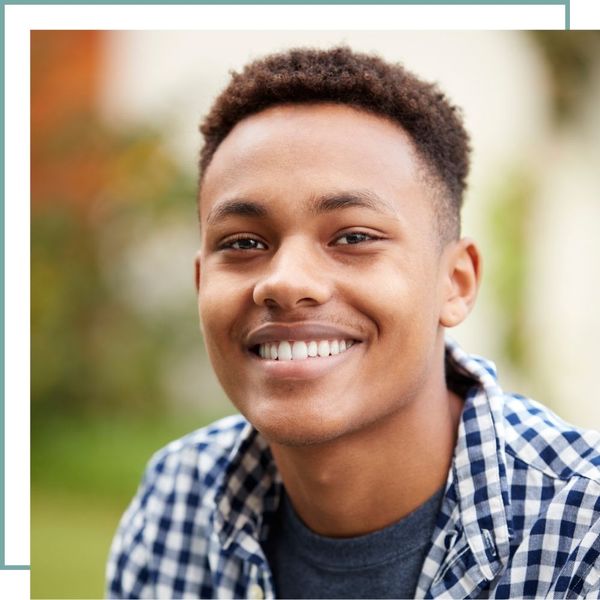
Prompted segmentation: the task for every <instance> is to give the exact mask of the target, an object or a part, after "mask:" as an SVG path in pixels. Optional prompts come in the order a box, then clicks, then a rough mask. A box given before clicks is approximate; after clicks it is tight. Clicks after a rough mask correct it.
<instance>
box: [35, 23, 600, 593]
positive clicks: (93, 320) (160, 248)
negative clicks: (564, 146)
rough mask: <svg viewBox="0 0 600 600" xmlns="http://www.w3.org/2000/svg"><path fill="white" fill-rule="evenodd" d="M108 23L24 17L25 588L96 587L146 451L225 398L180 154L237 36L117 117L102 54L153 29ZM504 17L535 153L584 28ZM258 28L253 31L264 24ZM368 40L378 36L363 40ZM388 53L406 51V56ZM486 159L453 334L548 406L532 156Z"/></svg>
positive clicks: (593, 42) (570, 77)
mask: <svg viewBox="0 0 600 600" xmlns="http://www.w3.org/2000/svg"><path fill="white" fill-rule="evenodd" d="M111 35H112V37H111ZM118 35H119V36H120V37H118V38H115V34H111V33H110V32H100V31H68V32H67V31H32V34H31V123H32V144H31V185H32V187H31V189H32V201H31V202H32V203H31V209H32V210H31V331H32V338H31V361H32V381H31V403H32V410H31V440H32V448H31V498H32V500H31V525H32V527H31V531H32V539H31V565H32V571H31V595H32V597H33V598H98V597H101V596H102V595H103V589H104V566H105V562H106V557H107V553H108V548H109V544H110V541H111V539H112V536H113V534H114V531H115V528H116V526H117V523H118V520H119V518H120V515H121V514H122V512H123V510H124V509H125V507H126V506H127V503H128V502H129V501H130V499H131V497H132V496H133V494H134V493H135V490H136V487H137V485H138V482H139V481H140V477H141V474H142V471H143V468H144V465H145V464H146V463H147V461H148V460H149V458H150V456H151V455H152V453H153V452H155V451H156V450H158V449H159V448H160V447H161V446H163V445H164V444H166V443H167V442H169V441H171V440H173V439H175V438H177V437H179V436H181V435H183V434H185V433H188V432H190V431H191V430H193V429H195V428H197V427H201V426H203V425H205V424H207V423H209V422H210V421H212V420H214V419H216V418H218V417H220V416H223V415H225V414H230V413H231V412H233V409H232V408H231V406H230V405H229V404H228V403H227V401H226V399H225V398H224V396H223V393H222V391H221V390H220V388H219V387H218V384H217V382H216V380H215V378H214V375H213V374H212V372H211V369H210V366H209V365H208V362H207V359H206V356H205V352H204V350H203V346H202V340H201V334H200V331H199V327H198V318H197V312H196V301H195V290H194V285H193V258H194V253H195V249H196V247H197V245H198V231H197V226H196V207H195V195H196V177H197V175H196V173H195V171H194V164H193V163H194V162H195V158H196V151H197V149H198V147H199V139H198V138H199V135H198V134H197V133H196V127H197V123H198V122H199V120H200V116H201V113H202V111H203V110H205V108H206V106H208V104H209V102H210V100H211V98H212V97H213V96H214V94H215V93H216V92H217V91H218V89H219V87H220V86H221V85H222V84H223V82H224V81H225V79H224V78H225V76H226V72H227V69H228V68H229V67H231V66H235V67H237V66H239V64H241V63H243V62H245V61H246V60H247V59H248V58H249V57H250V56H251V54H250V53H249V52H248V51H247V49H245V50H243V51H242V50H241V49H238V51H237V52H238V53H237V54H236V55H235V56H233V55H232V56H229V55H225V54H223V55H222V56H221V63H218V64H216V65H212V66H211V67H210V68H209V66H208V64H207V63H205V62H203V61H202V60H200V59H199V61H198V62H199V66H198V68H197V71H196V77H197V78H198V80H199V81H200V88H193V90H192V88H190V85H191V84H190V77H191V73H190V72H189V71H187V72H185V73H184V72H182V73H180V74H179V77H180V79H179V81H180V83H179V88H177V86H171V87H170V88H169V90H171V91H169V92H168V93H167V91H165V89H163V88H162V87H160V86H158V85H156V87H157V89H155V90H154V94H155V96H156V97H158V98H162V99H163V100H164V102H165V104H168V105H170V108H169V109H168V110H167V109H166V108H165V106H164V105H162V104H159V105H155V109H154V112H152V111H150V112H149V113H148V114H152V115H153V116H152V117H151V118H150V117H148V116H147V114H146V113H144V116H142V117H140V116H139V114H138V115H137V116H136V118H131V117H127V116H123V114H125V113H126V112H127V111H125V113H123V114H121V113H119V111H118V110H116V113H119V114H117V116H115V110H114V107H115V106H117V108H118V105H119V102H120V100H119V98H123V93H124V92H123V91H122V90H121V92H119V90H118V89H117V87H118V86H117V83H118V82H119V81H120V79H119V77H121V81H122V80H123V76H122V75H121V76H119V74H118V73H117V75H111V69H112V70H115V69H117V66H118V65H119V64H120V61H122V62H126V60H125V59H126V58H127V57H128V56H129V57H130V58H129V60H133V59H132V58H131V57H132V56H133V57H135V56H136V52H137V54H138V65H139V64H140V63H139V55H140V50H139V46H140V44H141V45H142V46H143V44H144V43H147V44H150V43H157V42H156V38H152V39H151V38H143V32H138V33H137V37H135V36H134V35H133V34H131V35H130V37H127V36H128V33H127V32H121V33H120V34H118ZM277 35H279V34H276V33H274V34H273V36H274V37H273V40H272V41H271V42H269V43H271V46H272V47H271V48H267V49H272V50H274V49H278V48H280V47H281V46H282V45H288V44H291V42H289V41H288V42H286V43H285V44H282V41H281V39H282V38H281V37H277ZM313 35H315V34H313ZM413 35H414V34H413ZM511 35H513V37H512V38H510V39H509V44H510V43H514V44H516V45H517V46H518V45H519V44H521V46H523V47H526V48H527V49H528V50H527V51H528V52H530V53H532V56H534V57H535V64H536V67H535V68H536V69H538V70H539V71H540V73H541V74H540V76H539V77H540V80H543V81H544V82H545V83H544V85H545V87H543V89H542V91H541V92H540V91H539V90H538V91H537V92H536V93H538V94H542V95H543V96H544V102H545V106H546V107H547V116H548V122H547V123H545V125H544V130H543V134H540V140H541V141H540V140H538V142H539V145H538V146H537V148H538V149H542V150H540V152H539V155H538V156H537V158H538V159H539V160H542V161H543V159H544V157H546V158H547V157H548V155H547V154H545V152H548V147H550V148H554V149H556V148H557V147H561V143H562V142H561V140H562V141H564V140H565V139H566V140H570V139H576V140H580V139H583V140H584V142H582V143H583V144H586V143H588V142H586V141H585V140H586V138H585V135H583V136H582V134H581V132H582V131H585V130H586V129H588V128H589V127H590V123H591V121H590V119H591V118H592V117H590V116H589V114H588V113H589V110H588V109H587V108H586V106H588V104H589V101H590V100H589V99H590V98H598V92H599V90H600V78H599V77H598V69H599V61H598V59H599V57H600V45H599V40H600V38H599V36H598V34H597V33H596V32H578V33H574V32H573V33H565V32H543V33H542V32H540V33H530V34H525V33H514V34H511ZM140 36H142V38H140ZM339 38H340V36H339V35H338V36H337V38H336V37H335V36H330V37H329V38H327V36H325V38H324V41H323V43H324V44H328V43H331V39H336V40H338V41H344V40H346V41H347V37H343V38H342V39H341V40H340V39H339ZM377 38H381V35H380V34H376V35H375V36H373V40H376V39H377ZM140 39H141V40H142V41H140ZM169 39H171V38H169ZM369 39H371V38H369ZM415 39H416V38H415ZM478 39H479V38H478ZM499 39H500V38H499ZM144 40H146V41H144ZM261 40H262V42H261V43H265V42H264V40H265V36H264V34H261ZM298 40H300V41H301V40H302V37H301V33H296V38H295V40H294V42H295V43H296V44H297V43H299V42H298ZM307 40H308V43H311V44H313V45H314V44H315V41H314V39H313V38H310V39H309V38H308V37H307ZM502 40H503V41H502V43H503V44H506V39H505V38H502ZM510 40H514V42H510ZM171 41H172V40H171ZM167 43H171V42H170V41H169V40H167ZM223 43H224V44H225V43H227V40H225V42H223ZM357 43H358V42H357ZM361 43H362V42H361ZM365 43H367V42H365ZM368 43H371V44H372V48H370V49H373V50H378V47H377V45H376V43H375V42H373V41H372V42H368ZM452 43H453V42H452V39H450V41H448V40H446V41H444V40H443V39H440V42H439V44H440V46H439V47H436V46H435V45H433V46H432V44H431V38H428V40H427V47H428V52H430V53H431V55H432V56H435V55H436V53H437V55H439V54H440V48H443V47H444V46H443V45H444V44H452ZM136 44H137V46H136ZM241 46H243V43H242V44H241ZM241 46H240V47H241ZM416 47H417V48H418V44H417V46H416ZM500 47H501V46H499V48H500ZM203 48H204V50H203V51H204V52H207V53H208V54H210V51H211V46H210V43H208V42H205V43H204V46H203ZM262 50H265V49H264V48H261V53H262ZM265 51H266V50H265ZM180 52H183V51H182V50H180ZM199 52H200V51H199ZM469 52H470V53H471V54H472V49H471V48H470V46H469ZM111 56H112V58H111ZM142 56H143V53H142ZM174 61H176V55H172V56H171V58H170V62H169V61H167V62H166V63H165V64H163V65H159V64H157V65H155V64H153V67H155V68H156V69H161V68H162V69H163V70H166V71H169V67H170V65H174V64H175V62H174ZM406 63H407V65H408V66H409V67H410V66H411V63H410V60H409V58H406ZM123 68H124V67H123ZM455 68H459V67H455ZM515 68H517V66H516V65H515ZM175 70H176V69H175ZM209 71H210V73H211V75H207V73H208V72H209ZM115 82H117V83H115ZM154 83H155V84H156V82H154ZM479 83H480V82H476V81H471V83H470V84H467V87H466V88H465V90H466V91H465V92H464V94H465V95H466V96H469V95H476V94H477V85H479ZM530 83H531V84H532V85H534V86H535V85H537V83H539V80H538V79H535V78H534V79H533V80H532V81H530ZM442 84H443V82H442ZM469 85H470V86H471V87H470V88H469ZM490 85H493V83H492V84H490ZM121 87H126V85H125V84H122V85H121ZM173 90H176V91H173ZM177 90H179V91H177ZM198 90H199V91H198ZM192 92H193V93H192ZM119 93H121V96H119ZM526 93H528V92H527V91H526ZM178 94H180V95H181V97H184V96H185V97H186V98H187V101H188V102H189V100H190V98H191V99H192V101H193V100H194V95H195V94H198V96H197V105H198V107H199V108H198V109H197V111H196V113H192V117H193V118H192V117H190V116H189V114H186V118H185V119H183V120H184V121H185V123H186V126H187V127H188V128H189V129H190V130H191V135H193V136H196V138H195V139H196V147H195V148H193V149H190V150H189V152H188V150H187V149H185V150H184V154H186V155H187V160H188V162H187V163H186V160H185V159H184V160H182V159H181V158H180V157H179V158H178V151H177V150H174V149H173V148H174V139H175V138H174V137H173V131H174V130H177V127H180V126H181V125H180V124H178V123H180V121H182V120H181V119H180V120H179V121H178V120H177V118H176V115H177V112H178V111H179V110H180V109H181V110H183V109H184V108H185V107H184V106H183V104H181V103H180V102H179V100H178V99H179V98H180V96H178ZM115 98H116V100H115ZM111 103H112V104H111ZM459 103H460V102H459ZM107 106H108V107H109V108H110V106H113V109H107V108H106V107H107ZM156 106H158V108H156ZM111 111H112V112H111ZM134 112H135V111H134ZM139 112H143V111H139ZM596 113H597V104H596ZM504 118H510V115H504ZM475 125H476V124H475ZM593 126H594V127H595V126H596V122H595V121H594V123H593ZM186 135H188V137H189V136H190V132H189V131H188V132H187V133H186ZM176 142H177V140H176V139H175V145H177V143H176ZM593 148H595V149H596V150H597V149H598V147H597V146H593ZM476 150H477V148H476ZM528 150H531V148H529V149H528ZM553 151H555V150H553ZM581 152H582V151H581V148H579V149H576V151H575V153H576V154H577V153H581ZM598 155H600V154H598ZM540 157H541V158H540ZM502 161H503V165H502V169H501V170H499V171H496V170H494V172H493V173H490V174H489V175H488V176H487V179H486V180H485V182H484V183H483V184H477V183H475V184H474V188H475V190H476V191H479V190H483V191H484V193H483V194H482V196H484V197H485V201H483V200H482V199H481V198H480V199H478V205H477V206H478V208H477V207H476V208H475V209H474V210H476V211H479V212H478V213H477V214H476V215H475V216H473V215H470V214H467V216H466V218H467V221H468V222H471V223H472V224H473V227H474V228H475V229H476V230H478V231H479V233H480V234H482V235H483V236H484V238H485V240H486V241H485V244H488V245H489V247H490V248H493V249H494V251H493V252H491V253H489V260H488V261H487V262H486V273H485V277H486V282H487V283H486V284H485V286H484V289H483V290H482V296H483V298H482V302H483V305H484V308H483V309H481V310H482V311H483V313H481V315H480V316H479V321H478V320H477V319H478V317H477V315H476V316H475V326H473V329H471V330H470V331H469V330H466V333H464V334H463V336H464V338H465V339H466V340H467V342H470V344H466V345H467V347H468V348H469V349H471V350H472V349H473V347H472V346H475V349H476V350H477V347H478V345H479V347H480V348H481V349H482V350H483V351H488V350H489V349H490V348H491V349H492V350H493V351H494V353H495V354H496V356H494V358H498V359H499V362H500V363H501V365H502V366H503V367H504V372H505V373H507V377H508V380H509V382H510V383H512V384H514V386H524V388H525V389H523V387H521V388H520V391H523V392H525V393H528V394H534V395H538V397H541V399H543V400H544V401H545V402H546V403H547V404H550V405H551V406H553V407H554V408H555V409H557V410H559V412H560V411H561V410H562V409H563V408H564V406H563V405H561V404H560V397H561V394H560V389H561V388H560V385H561V384H560V382H558V383H553V382H552V381H551V380H549V377H548V372H549V371H552V370H553V369H554V365H552V364H546V365H544V366H543V368H540V367H539V365H538V364H537V363H536V361H535V358H536V356H538V355H539V350H538V348H539V343H540V340H539V336H538V335H537V334H536V330H535V327H536V321H535V319H534V318H533V317H535V315H536V314H537V307H536V306H535V305H534V306H533V307H532V297H531V293H530V289H529V287H528V284H529V281H530V277H531V268H532V267H531V263H532V262H535V257H536V252H539V250H537V249H536V248H538V246H536V245H535V243H534V242H535V239H534V236H532V229H531V223H532V219H534V220H535V218H534V217H532V215H535V214H536V210H537V211H539V210H540V206H542V210H544V209H543V206H544V205H543V197H544V196H543V190H544V187H545V185H546V183H545V180H544V173H545V170H544V169H545V168H546V167H547V165H546V167H544V166H542V168H539V165H538V167H537V168H536V167H535V161H534V163H524V162H523V161H522V160H521V157H520V156H514V155H513V156H512V157H509V158H508V159H506V157H504V158H503V159H502ZM502 161H499V162H502ZM594 181H595V180H594ZM594 185H595V183H594ZM594 189H596V188H594ZM596 191H597V189H596ZM592 196H593V194H592ZM467 210H471V209H470V208H469V205H468V206H467ZM485 244H484V250H485ZM484 254H485V253H484ZM594 289H596V288H594ZM534 298H535V297H534ZM486 306H487V307H488V308H486ZM596 306H597V304H596ZM490 315H493V319H492V320H493V323H494V327H493V328H492V329H493V330H490V329H488V326H487V325H486V335H485V340H483V339H482V336H481V334H480V331H481V330H480V329H478V327H479V325H480V324H481V323H482V322H484V323H485V322H487V321H489V320H490V319H489V316H490ZM458 337H459V339H461V338H460V335H459V336H458ZM461 341H462V340H461ZM541 343H542V344H544V341H543V340H541ZM514 386H513V387H514ZM509 387H510V386H509ZM584 410H585V409H584ZM561 414H562V413H561ZM567 416H568V415H567ZM596 416H597V415H596ZM573 418H575V419H576V418H577V417H576V415H575V416H574V417H573ZM594 423H600V419H597V420H596V421H595V422H594ZM581 424H585V423H581Z"/></svg>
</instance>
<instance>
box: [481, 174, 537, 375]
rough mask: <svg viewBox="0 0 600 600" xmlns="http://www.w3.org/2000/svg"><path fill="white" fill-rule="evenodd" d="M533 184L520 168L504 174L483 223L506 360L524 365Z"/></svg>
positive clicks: (520, 365) (492, 195) (489, 281)
mask: <svg viewBox="0 0 600 600" xmlns="http://www.w3.org/2000/svg"><path fill="white" fill-rule="evenodd" d="M534 201H535V184H534V182H533V180H532V178H531V177H530V176H529V175H528V173H527V172H526V171H524V170H522V169H517V170H515V171H514V172H513V173H512V174H510V173H508V174H504V175H503V177H502V181H501V183H500V184H499V185H498V186H497V187H496V189H495V190H493V191H492V193H491V198H490V203H489V207H490V208H489V212H488V213H487V218H486V224H487V227H486V229H487V233H488V237H489V245H490V248H492V249H493V251H492V252H490V255H489V256H488V268H487V271H488V272H487V274H486V280H487V282H488V285H489V287H490V288H491V290H492V297H493V300H494V303H495V305H496V310H497V314H499V315H500V319H501V321H502V322H501V323H498V324H497V325H498V331H499V335H500V339H501V348H502V352H503V355H504V357H505V359H506V360H508V362H509V363H510V364H511V365H512V366H513V367H516V368H518V369H522V370H523V369H524V368H525V367H526V358H527V346H528V333H527V326H526V325H527V323H526V321H527V300H526V297H525V286H526V283H527V282H526V279H525V278H526V274H527V272H528V271H529V265H528V262H527V261H528V256H529V247H528V241H529V239H530V236H529V235H528V228H529V213H530V210H531V205H532V202H534Z"/></svg>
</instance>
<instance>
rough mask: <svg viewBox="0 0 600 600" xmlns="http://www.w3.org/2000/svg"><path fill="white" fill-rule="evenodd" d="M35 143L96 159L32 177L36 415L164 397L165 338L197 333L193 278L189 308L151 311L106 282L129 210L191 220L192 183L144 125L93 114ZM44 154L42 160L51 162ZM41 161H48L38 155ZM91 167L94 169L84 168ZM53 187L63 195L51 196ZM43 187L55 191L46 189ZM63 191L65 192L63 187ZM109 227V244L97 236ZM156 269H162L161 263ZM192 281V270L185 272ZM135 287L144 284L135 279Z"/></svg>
mask: <svg viewBox="0 0 600 600" xmlns="http://www.w3.org/2000/svg"><path fill="white" fill-rule="evenodd" d="M71 125H72V126H71V127H68V128H65V129H64V130H61V133H60V135H57V136H54V137H51V138H49V139H48V140H47V146H42V148H39V146H40V143H38V152H37V155H38V157H40V156H44V155H45V154H48V155H49V156H50V157H51V159H48V161H49V162H51V163H52V162H53V161H56V162H60V163H61V164H62V163H64V162H65V161H67V162H70V160H71V158H74V165H71V166H72V167H73V168H75V169H76V170H77V168H78V163H79V164H84V163H90V164H94V167H93V173H94V174H93V175H90V174H89V172H88V175H87V179H85V178H83V177H82V179H85V181H87V183H85V184H84V183H81V184H80V185H76V186H74V187H69V186H68V185H65V184H64V183H61V184H60V185H59V184H56V182H54V183H55V184H54V185H53V184H52V183H49V185H48V186H47V187H44V186H42V185H40V186H39V187H38V195H37V196H36V197H35V198H34V207H33V208H34V210H32V216H31V280H32V283H31V286H32V287H31V329H32V339H31V358H32V382H31V385H32V387H31V395H32V403H33V412H32V419H33V424H34V426H35V425H36V424H37V422H38V421H40V420H41V421H43V420H44V419H45V417H46V416H47V415H51V414H56V413H64V414H68V415H70V414H89V413H102V412H104V413H105V412H107V411H113V410H118V411H132V410H135V411H136V412H139V411H145V412H151V411H153V410H154V409H155V408H156V407H157V406H159V405H160V404H161V403H162V398H161V387H160V378H161V368H160V365H161V363H162V362H164V358H165V355H166V353H167V352H168V351H169V340H170V339H176V337H177V336H175V335H173V332H174V331H176V330H177V329H178V328H179V327H180V326H181V325H182V322H183V323H185V325H186V328H187V329H188V330H190V325H191V326H192V328H193V329H192V330H193V331H194V333H195V337H196V338H197V339H196V343H198V344H200V343H201V340H200V338H199V335H198V334H197V327H196V326H195V323H196V321H197V317H196V313H195V304H194V300H193V298H194V296H193V289H192V286H191V284H190V296H189V302H188V303H187V305H185V303H184V305H185V306H186V309H185V310H182V311H181V313H180V314H178V315H174V314H172V313H169V314H166V315H165V316H164V318H160V316H158V317H155V318H153V319H152V320H149V319H147V318H144V316H143V315H142V314H140V313H139V312H138V311H136V309H135V306H132V305H131V304H130V303H127V302H126V301H125V300H124V299H123V297H122V295H120V294H119V293H118V290H115V287H114V285H111V282H110V276H109V275H110V274H107V273H106V271H107V267H106V265H109V267H108V270H110V266H111V265H115V266H117V265H119V262H120V260H121V259H122V258H123V254H124V253H125V252H126V251H127V249H128V244H129V242H130V240H129V236H128V235H127V231H128V229H130V227H131V224H132V222H134V221H140V220H145V221H146V222H149V223H150V227H151V226H152V224H154V226H155V227H156V228H157V229H159V228H160V227H161V223H162V222H163V220H164V219H165V218H166V217H169V216H170V217H172V218H173V217H174V218H177V219H179V220H181V221H182V222H187V223H189V226H190V227H194V222H195V218H196V217H195V200H194V199H195V183H194V182H193V181H192V180H191V178H190V177H189V176H186V175H185V174H183V173H182V172H181V171H180V170H179V168H178V167H177V166H176V165H175V163H174V161H173V160H172V159H171V158H170V157H169V156H168V154H167V153H166V152H165V151H164V150H163V149H162V145H161V141H160V138H159V137H158V136H157V135H156V134H154V133H152V132H148V131H145V130H133V131H127V130H125V131H124V130H120V131H114V130H111V129H110V128H107V127H106V126H103V125H102V124H101V123H100V122H99V121H98V120H97V119H94V117H93V116H92V115H87V118H86V119H85V120H81V119H76V121H75V123H72V124H71ZM48 161H45V163H46V162H48ZM45 163H44V164H45ZM88 171H90V169H88ZM58 189H62V190H64V195H63V197H56V196H55V194H56V192H57V190H58ZM44 190H47V193H52V195H53V196H54V197H50V198H48V197H45V196H44V193H45V192H44ZM69 194H73V195H72V196H71V197H69ZM110 231H120V232H122V233H121V235H120V236H115V235H113V236H110V237H109V239H110V243H111V245H110V246H109V247H107V244H106V243H102V242H103V240H104V239H105V238H106V236H107V233H108V232H110ZM156 277H157V278H160V277H161V273H160V272H157V273H156ZM190 281H191V278H190ZM139 293H140V295H141V294H143V293H144V290H139Z"/></svg>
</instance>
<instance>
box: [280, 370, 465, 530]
mask: <svg viewBox="0 0 600 600" xmlns="http://www.w3.org/2000/svg"><path fill="white" fill-rule="evenodd" d="M441 379H442V381H441V387H440V389H438V391H437V393H429V394H427V395H426V396H425V397H419V398H415V399H413V400H412V401H411V402H410V403H409V404H408V405H407V406H404V407H402V409H401V410H399V411H398V412H397V413H396V414H393V415H391V416H388V417H387V418H386V419H384V420H383V421H382V422H378V423H375V424H374V425H372V426H370V427H369V428H367V429H366V430H361V431H359V432H357V433H354V434H352V435H350V436H344V437H343V438H340V439H337V440H334V441H331V442H327V443H326V444H320V445H318V446H306V447H290V446H284V445H280V444H276V443H272V444H271V450H272V452H273V456H274V458H275V462H276V463H277V467H278V469H279V471H280V473H281V477H282V479H283V483H284V485H285V488H286V492H287V494H288V496H289V498H290V500H291V502H292V504H293V506H294V508H295V509H296V512H297V513H298V514H299V516H300V518H301V519H302V521H303V522H304V523H305V524H306V525H307V526H308V527H309V528H310V529H312V530H313V531H315V532H316V533H319V534H321V535H326V536H328V537H352V536H357V535H363V534H365V533H369V532H372V531H376V530H378V529H382V528H384V527H386V526H387V525H389V524H391V523H394V522H396V521H398V520H400V519H401V518H403V517H404V516H406V515H408V514H409V513H411V512H412V511H414V510H415V509H416V508H417V507H418V506H420V505H421V504H422V503H423V502H425V501H426V500H427V499H428V498H429V497H431V496H432V495H433V494H434V493H435V492H436V491H437V490H439V489H440V488H441V487H442V486H443V485H444V483H445V481H446V478H447V475H448V469H449V467H450V463H451V460H452V454H453V452H454V445H455V442H456V432H457V429H458V421H459V419H460V411H461V408H462V401H461V400H460V399H459V398H458V397H457V396H456V395H455V394H453V393H452V392H449V391H448V390H447V389H446V387H445V383H444V381H443V377H442V378H441Z"/></svg>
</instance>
